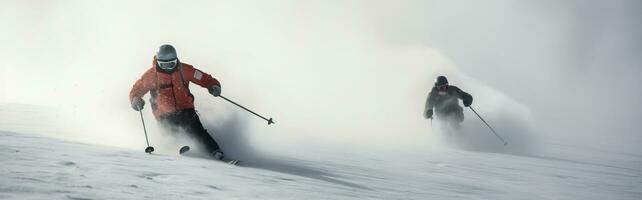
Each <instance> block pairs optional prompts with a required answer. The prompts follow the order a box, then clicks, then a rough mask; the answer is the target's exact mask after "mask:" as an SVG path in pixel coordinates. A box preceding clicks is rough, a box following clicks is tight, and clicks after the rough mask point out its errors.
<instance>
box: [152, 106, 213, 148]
mask: <svg viewBox="0 0 642 200" xmlns="http://www.w3.org/2000/svg"><path fill="white" fill-rule="evenodd" d="M158 122H160V124H161V126H162V127H163V128H164V129H165V131H167V132H169V133H172V134H178V133H180V132H181V131H184V132H185V133H187V134H188V135H189V136H190V137H192V138H193V139H195V140H196V141H198V142H200V143H201V144H202V145H203V146H204V147H205V148H206V150H207V152H208V153H212V152H214V151H216V150H219V146H218V143H216V141H215V140H214V138H212V136H211V135H210V134H209V133H208V132H207V130H205V128H203V124H201V120H200V118H199V117H198V114H197V113H196V110H194V109H185V110H181V111H178V112H175V113H171V114H168V115H163V116H160V117H158Z"/></svg>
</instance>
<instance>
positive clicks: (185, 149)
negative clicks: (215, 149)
mask: <svg viewBox="0 0 642 200" xmlns="http://www.w3.org/2000/svg"><path fill="white" fill-rule="evenodd" d="M189 150H190V147H189V146H183V147H181V149H179V150H178V154H179V155H182V156H189V157H200V156H195V155H189V154H186V153H187V152H188V151H189ZM212 160H216V161H221V162H224V163H227V164H230V165H238V164H239V163H240V162H241V161H240V160H236V159H227V158H222V159H220V160H219V159H212Z"/></svg>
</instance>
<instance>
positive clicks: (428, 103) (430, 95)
mask: <svg viewBox="0 0 642 200" xmlns="http://www.w3.org/2000/svg"><path fill="white" fill-rule="evenodd" d="M433 95H434V93H433V90H431V91H430V93H428V97H427V98H426V107H425V108H424V117H426V111H428V110H431V109H432V108H434V107H435V100H434V97H433Z"/></svg>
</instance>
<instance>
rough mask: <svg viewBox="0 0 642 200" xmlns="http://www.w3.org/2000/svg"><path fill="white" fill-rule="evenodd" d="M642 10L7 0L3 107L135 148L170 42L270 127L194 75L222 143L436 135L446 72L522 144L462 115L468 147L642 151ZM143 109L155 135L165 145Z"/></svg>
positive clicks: (365, 144) (399, 139) (313, 143)
mask: <svg viewBox="0 0 642 200" xmlns="http://www.w3.org/2000/svg"><path fill="white" fill-rule="evenodd" d="M641 4H642V3H640V2H639V1H608V2H606V1H484V2H470V1H394V2H393V1H324V2H318V1H271V2H266V1H233V2H232V1H190V2H189V3H175V2H172V1H136V2H130V1H2V2H1V3H0V13H2V14H0V15H1V16H2V18H1V19H0V21H1V22H2V24H3V27H4V28H3V31H1V32H0V40H1V41H2V46H1V47H0V55H3V56H2V57H3V58H4V59H3V62H0V63H1V64H0V66H2V67H1V69H0V70H1V72H2V74H1V75H0V77H1V78H2V82H0V83H1V85H0V94H2V95H0V102H3V103H5V104H9V105H11V104H15V103H20V104H30V105H31V104H32V105H39V106H45V107H46V108H47V111H46V112H49V113H52V114H51V115H52V116H53V117H52V118H54V119H55V120H56V121H57V122H58V124H60V126H61V128H60V131H55V133H49V134H50V135H53V136H56V137H64V138H68V139H74V140H80V141H85V142H92V143H98V144H106V145H114V146H121V147H127V148H140V149H142V148H143V147H144V146H143V145H144V136H143V131H142V127H141V124H140V118H139V115H138V113H136V112H135V111H133V110H132V109H131V108H130V105H129V101H128V94H129V90H130V88H131V86H132V85H133V82H134V81H135V80H137V79H138V78H139V77H140V75H142V73H143V72H144V71H145V70H146V69H147V68H149V67H150V65H151V59H152V57H153V55H154V53H155V51H156V49H157V48H158V46H160V45H161V44H165V43H170V44H173V45H174V46H175V47H176V48H177V50H178V56H179V58H180V59H181V60H182V61H183V62H186V63H190V64H192V65H194V66H195V67H197V68H199V69H201V70H203V71H205V72H208V73H211V74H213V76H214V77H216V78H217V79H219V80H220V81H221V82H222V88H223V95H225V96H226V97H228V98H231V99H232V100H235V101H237V102H238V103H241V104H242V105H245V106H247V107H249V108H251V109H253V110H255V111H257V112H259V113H261V114H264V115H266V116H267V117H273V118H274V120H275V121H276V124H275V125H270V126H267V125H266V123H265V122H264V121H261V119H258V118H255V117H254V116H252V115H250V114H249V113H245V112H243V111H241V110H240V109H238V108H236V107H234V106H233V105H231V104H229V103H227V102H224V101H222V100H221V99H216V98H214V97H211V96H210V95H209V94H208V93H207V92H206V90H205V89H202V88H200V87H198V86H196V85H192V86H191V90H192V93H194V94H195V96H196V109H197V110H198V111H199V113H200V116H201V118H202V120H203V122H204V124H206V126H207V127H208V129H209V130H212V131H213V132H214V135H216V137H217V139H219V140H221V143H222V144H221V145H222V146H223V147H224V148H227V149H242V147H233V146H235V145H241V146H243V145H245V146H246V147H249V146H254V147H260V148H266V149H270V148H272V149H280V150H282V151H287V150H288V148H289V147H290V145H302V146H305V147H309V148H328V149H345V150H350V151H361V150H363V151H367V149H373V148H377V149H386V148H397V147H400V146H401V147H404V148H413V147H420V146H425V145H438V144H440V143H441V142H435V141H438V140H439V139H438V137H437V136H438V135H439V134H440V133H439V131H438V128H437V127H431V126H430V122H429V121H428V120H425V119H423V117H422V111H423V106H424V102H425V98H426V95H427V94H428V91H429V89H430V87H431V86H432V82H433V80H434V78H435V76H437V75H446V76H448V77H449V78H450V82H451V83H452V84H454V85H457V86H459V87H461V88H462V89H464V90H465V91H467V92H469V93H471V94H472V95H473V96H474V98H475V101H474V103H473V106H474V107H475V108H476V109H477V110H478V111H479V112H480V114H482V115H484V116H485V117H487V118H488V119H487V120H488V121H489V122H490V123H491V124H492V125H494V126H496V128H497V130H498V131H499V132H500V134H502V136H504V137H505V138H506V139H507V140H508V141H509V143H511V144H512V143H515V144H517V145H513V146H511V147H506V148H507V149H508V150H507V149H505V148H502V147H501V143H500V142H497V140H496V139H495V138H494V136H493V135H492V133H491V132H489V130H488V129H486V127H484V125H483V124H481V122H480V121H479V120H478V119H477V118H476V117H475V116H474V115H473V113H472V112H470V111H469V110H466V111H465V115H466V122H465V124H464V125H465V128H466V130H468V132H469V134H470V135H473V136H474V137H468V138H467V139H462V141H459V142H458V143H460V145H462V144H463V145H464V146H466V147H468V148H470V149H476V150H484V151H494V152H497V151H501V152H507V151H508V153H518V152H521V153H532V151H534V150H533V149H536V148H537V147H538V146H539V145H540V143H542V142H545V141H548V142H555V141H563V142H566V143H572V144H578V145H587V146H599V147H600V148H608V149H611V150H616V151H639V150H640V146H639V145H638V144H639V142H640V141H642V136H640V134H639V130H640V128H642V127H641V126H642V125H641V124H640V123H636V122H638V121H640V119H642V93H641V92H640V90H639V89H638V88H637V86H639V85H641V84H640V83H641V81H640V79H639V78H638V77H639V76H640V75H642V69H640V67H639V63H641V62H640V61H642V60H641V59H642V55H641V54H642V38H640V37H639V36H640V35H642V34H641V33H642V31H641V30H642V28H641V27H640V23H639V19H640V18H642V16H640V15H642V14H641V13H642V12H641V11H642V5H641ZM145 99H146V100H147V99H148V97H145ZM144 112H145V120H146V122H147V123H148V124H149V125H148V128H149V130H148V132H149V133H150V140H151V142H152V143H153V144H154V145H156V146H161V148H159V149H160V151H164V150H168V151H169V150H172V151H173V148H170V147H173V146H176V145H178V144H177V143H176V142H175V141H173V139H171V138H169V137H167V136H164V135H162V134H159V130H158V129H157V128H156V126H155V120H154V119H153V116H152V115H151V111H150V109H149V107H146V108H145V110H144ZM4 117H7V116H4ZM471 138H472V139H471ZM364 149H365V150H364Z"/></svg>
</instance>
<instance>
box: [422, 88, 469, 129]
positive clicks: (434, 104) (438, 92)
mask: <svg viewBox="0 0 642 200" xmlns="http://www.w3.org/2000/svg"><path fill="white" fill-rule="evenodd" d="M459 99H461V100H462V101H463V103H464V106H466V107H468V106H470V105H471V104H472V103H473V96H471V95H470V94H468V93H466V92H464V91H462V90H461V89H459V88H458V87H457V86H454V85H448V79H447V78H446V77H445V76H438V77H437V79H436V80H435V86H434V87H433V88H432V90H431V91H430V93H429V94H428V98H427V99H426V108H425V110H424V117H425V118H426V119H432V117H433V113H435V114H437V117H438V118H440V119H441V120H444V121H446V122H448V123H449V124H450V125H451V126H452V127H453V128H458V127H459V123H461V122H463V121H464V112H463V111H464V110H463V108H462V107H461V106H459ZM433 110H434V111H433Z"/></svg>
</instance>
